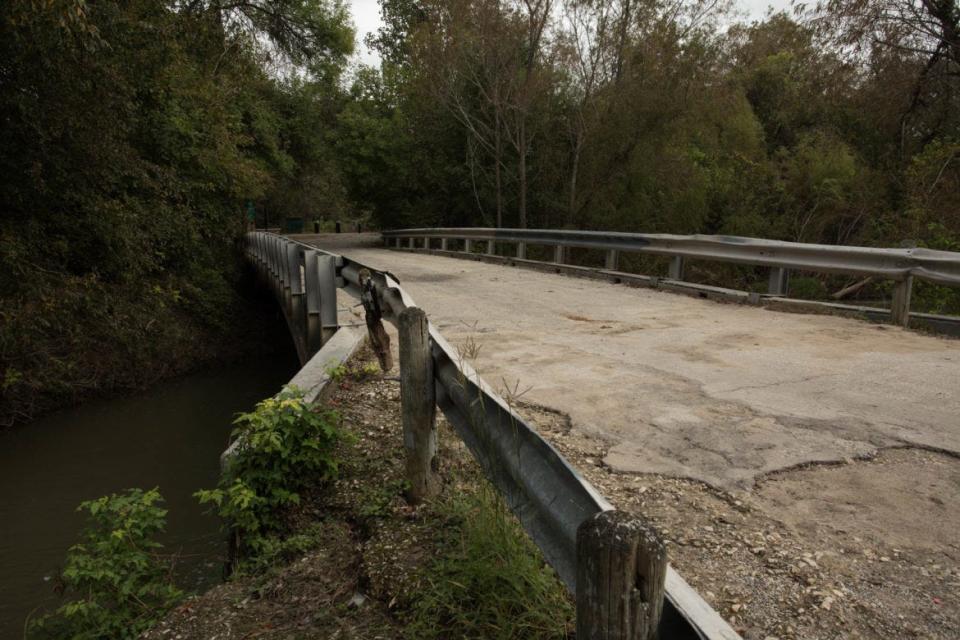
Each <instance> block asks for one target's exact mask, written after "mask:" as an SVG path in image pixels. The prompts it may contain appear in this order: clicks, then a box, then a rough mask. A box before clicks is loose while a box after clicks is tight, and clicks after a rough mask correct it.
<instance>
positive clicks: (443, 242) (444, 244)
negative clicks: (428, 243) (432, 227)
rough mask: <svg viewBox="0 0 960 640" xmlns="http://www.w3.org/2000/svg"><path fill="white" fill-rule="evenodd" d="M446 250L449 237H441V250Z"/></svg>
mask: <svg viewBox="0 0 960 640" xmlns="http://www.w3.org/2000/svg"><path fill="white" fill-rule="evenodd" d="M446 250H447V239H446V238H440V251H446Z"/></svg>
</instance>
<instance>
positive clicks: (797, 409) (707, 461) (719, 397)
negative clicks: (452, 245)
mask: <svg viewBox="0 0 960 640" xmlns="http://www.w3.org/2000/svg"><path fill="white" fill-rule="evenodd" d="M302 239H307V240H308V241H311V242H313V243H315V244H318V245H319V246H323V247H325V248H328V249H331V250H333V251H337V252H340V253H344V254H345V255H348V256H350V257H352V258H355V259H357V260H360V261H363V262H365V263H367V264H370V265H371V266H374V267H378V268H382V269H387V270H389V271H391V272H392V273H394V274H396V275H397V277H399V279H400V281H401V283H402V284H403V286H404V288H405V289H406V290H407V291H409V292H410V294H411V295H412V296H413V298H414V299H415V300H416V301H417V303H418V304H419V305H420V306H421V307H423V308H424V309H425V310H426V311H427V313H428V315H429V317H430V319H431V321H432V322H433V323H434V324H436V325H437V326H439V327H441V328H442V331H443V333H444V335H445V336H446V337H447V339H448V340H449V341H450V342H451V343H452V344H462V343H463V342H464V341H466V340H467V339H468V338H473V339H474V340H475V341H476V342H477V343H478V344H480V345H481V350H480V354H479V357H478V358H477V359H476V361H475V362H474V365H475V366H476V367H477V369H478V370H479V371H480V372H481V374H482V375H483V376H484V377H485V378H486V379H487V380H488V381H489V382H490V383H491V384H493V385H494V386H495V387H500V388H503V387H506V386H509V387H510V388H513V387H514V385H516V384H519V388H520V389H525V388H527V387H530V390H529V391H527V392H526V394H524V396H523V400H525V401H529V402H533V403H536V404H539V405H543V406H545V407H552V408H555V409H557V410H559V411H562V412H563V413H566V414H568V415H569V416H570V419H571V422H572V426H573V428H574V429H575V430H581V431H582V432H584V433H586V434H588V435H590V436H593V437H597V438H601V439H602V440H604V441H605V442H607V443H608V444H609V450H608V452H607V455H606V458H605V460H604V462H605V463H606V464H607V465H609V466H610V467H611V468H613V469H615V470H620V471H628V472H635V473H660V474H666V475H673V476H680V477H687V478H691V479H694V480H698V481H702V482H705V483H708V484H710V485H712V486H715V487H718V488H722V489H725V490H743V489H750V488H751V487H752V486H753V485H754V483H755V481H756V480H757V479H758V478H759V477H761V476H763V475H765V474H769V473H771V472H775V471H778V470H782V469H790V468H793V467H797V466H800V465H803V464H806V463H810V462H834V461H842V460H846V459H850V458H858V457H864V456H870V455H872V454H874V453H875V452H876V451H878V450H879V449H882V448H885V447H891V446H900V445H903V444H910V445H914V446H920V447H925V448H933V449H938V450H943V451H947V452H953V453H958V452H960V341H957V340H948V339H942V338H937V337H932V336H926V335H920V334H917V333H913V332H909V331H903V330H901V329H899V328H895V327H891V326H881V325H871V324H867V323H864V322H861V321H857V320H850V319H844V318H836V317H829V316H814V315H797V314H787V313H778V312H773V311H768V310H765V309H762V308H757V307H748V306H739V305H730V304H720V303H715V302H711V301H706V300H698V299H694V298H689V297H686V296H681V295H675V294H669V293H665V292H660V291H654V290H649V289H634V288H629V287H625V286H622V285H613V284H606V283H601V282H597V281H591V280H582V279H576V278H570V277H566V276H560V275H553V274H546V273H540V272H534V271H529V270H521V269H517V268H512V267H505V266H498V265H489V264H484V263H479V262H472V261H464V260H455V259H450V258H444V257H435V256H429V255H418V254H410V253H404V252H396V251H387V250H384V249H382V248H378V247H377V245H376V238H375V237H373V236H356V235H343V236H318V237H310V238H302Z"/></svg>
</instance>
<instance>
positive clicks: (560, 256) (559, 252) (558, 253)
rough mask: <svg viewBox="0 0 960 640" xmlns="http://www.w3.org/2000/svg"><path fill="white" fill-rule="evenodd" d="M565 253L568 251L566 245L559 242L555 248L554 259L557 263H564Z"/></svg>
mask: <svg viewBox="0 0 960 640" xmlns="http://www.w3.org/2000/svg"><path fill="white" fill-rule="evenodd" d="M565 253H566V247H564V246H563V245H559V244H558V245H557V246H555V247H554V248H553V261H554V262H556V263H557V264H563V260H564V257H565V256H564V254H565Z"/></svg>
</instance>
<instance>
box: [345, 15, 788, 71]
mask: <svg viewBox="0 0 960 640" xmlns="http://www.w3.org/2000/svg"><path fill="white" fill-rule="evenodd" d="M736 2H737V4H739V5H740V8H741V9H742V10H743V11H744V12H746V14H747V18H748V19H751V20H756V19H759V18H762V17H763V16H764V14H766V12H767V7H770V6H772V7H773V8H774V9H777V10H779V9H786V8H788V7H789V6H790V0H736ZM350 4H351V5H352V6H351V11H352V12H353V23H354V24H355V25H356V27H357V53H356V55H357V59H358V60H359V61H360V62H362V63H364V64H374V65H375V64H377V63H378V62H379V61H378V58H377V56H376V55H375V54H374V53H372V52H371V51H370V50H369V49H367V46H366V45H365V44H364V43H363V40H364V38H365V37H366V35H367V34H368V33H370V32H371V31H376V30H377V29H378V28H379V27H380V24H381V23H380V5H379V3H378V2H377V0H350Z"/></svg>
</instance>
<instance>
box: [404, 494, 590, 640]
mask: <svg viewBox="0 0 960 640" xmlns="http://www.w3.org/2000/svg"><path fill="white" fill-rule="evenodd" d="M438 508H439V511H440V516H441V517H443V518H445V519H446V522H445V523H444V531H445V532H447V533H448V538H447V540H446V542H445V548H444V549H443V550H442V551H441V552H440V553H439V554H438V556H437V558H436V560H435V561H434V562H432V563H430V565H429V566H428V567H427V568H426V569H425V570H424V571H423V574H422V576H421V579H422V583H423V584H424V585H425V586H424V588H423V591H422V592H420V593H418V594H417V597H416V598H415V599H414V600H413V603H412V610H411V611H410V613H409V615H410V619H409V621H408V625H407V627H406V635H407V637H409V638H417V639H418V640H420V639H429V638H441V637H445V636H444V633H445V630H448V629H455V630H456V633H457V637H462V638H471V639H472V638H475V639H478V640H479V639H481V638H483V639H487V638H497V639H499V640H506V639H508V638H518V639H519V638H524V639H527V638H544V639H546V638H566V637H568V636H569V632H570V629H571V628H572V621H573V606H572V604H571V602H570V600H569V598H568V596H567V593H566V590H565V589H564V587H563V585H562V584H561V583H560V581H559V580H558V579H557V576H556V574H555V573H554V572H553V570H552V569H550V568H549V567H548V566H547V565H546V564H545V563H544V561H543V558H542V556H541V555H540V553H539V550H538V549H537V548H536V546H535V545H534V544H533V542H532V541H531V540H530V539H529V538H528V537H527V536H526V534H525V533H524V532H523V530H522V529H521V528H520V524H519V523H518V522H517V521H516V519H515V518H514V517H513V516H511V515H510V513H509V512H508V511H507V509H506V506H505V505H504V504H503V502H502V500H501V499H500V498H499V497H498V496H497V495H496V494H495V493H494V492H493V491H492V490H489V489H482V490H480V491H478V492H473V493H467V494H461V495H458V496H455V497H452V498H450V499H448V501H447V502H445V503H443V504H442V505H440V506H439V507H438Z"/></svg>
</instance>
